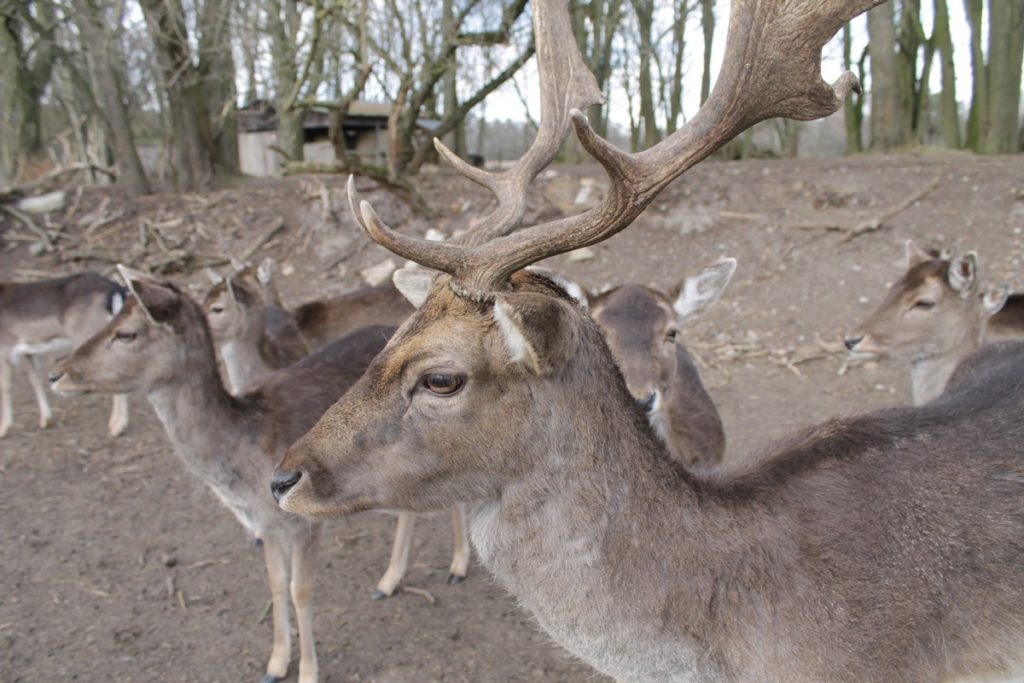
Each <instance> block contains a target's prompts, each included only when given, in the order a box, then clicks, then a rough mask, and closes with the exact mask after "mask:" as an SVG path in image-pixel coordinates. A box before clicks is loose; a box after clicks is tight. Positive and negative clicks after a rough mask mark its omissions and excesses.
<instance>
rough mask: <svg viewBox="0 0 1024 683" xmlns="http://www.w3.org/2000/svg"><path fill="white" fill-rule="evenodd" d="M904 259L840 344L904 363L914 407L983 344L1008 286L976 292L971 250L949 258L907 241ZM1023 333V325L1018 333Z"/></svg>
mask: <svg viewBox="0 0 1024 683" xmlns="http://www.w3.org/2000/svg"><path fill="white" fill-rule="evenodd" d="M905 262H906V272H905V273H904V274H903V275H902V276H901V277H900V278H899V279H898V280H897V281H896V282H895V283H893V285H892V286H891V287H890V288H889V291H888V292H887V293H886V295H885V298H884V299H883V300H882V302H881V303H880V304H879V305H878V307H877V308H876V309H875V310H874V311H873V312H872V313H871V314H870V315H869V316H868V317H867V318H866V319H865V320H864V322H862V323H860V325H858V326H857V327H856V328H855V330H854V331H853V332H851V333H850V334H848V335H847V336H846V338H845V339H844V344H845V345H846V348H847V350H848V351H849V352H850V354H851V355H853V356H854V357H859V358H872V357H876V356H892V357H893V358H898V359H900V360H904V361H907V362H908V363H909V364H910V378H911V383H912V388H913V397H914V405H922V404H925V403H927V402H929V401H931V400H933V399H935V398H936V397H937V396H939V395H940V394H942V392H943V390H944V389H945V387H946V383H947V382H948V381H949V378H950V377H952V376H953V372H954V371H955V370H956V368H957V366H958V365H960V363H961V362H962V361H963V360H964V359H965V358H967V357H968V356H970V355H971V354H972V353H974V352H975V351H976V350H977V349H978V348H979V347H980V346H981V345H982V344H983V343H984V342H985V337H986V330H987V328H988V326H989V324H990V323H989V321H990V320H992V316H993V315H996V314H998V313H999V312H1000V310H1001V309H1002V308H1003V305H1004V304H1005V303H1006V300H1007V291H1008V290H1007V288H1006V287H1005V286H999V287H993V288H991V289H989V290H987V291H984V292H982V291H980V289H979V277H978V257H977V254H975V253H974V252H973V251H970V252H967V253H966V254H964V255H963V256H957V257H953V256H951V255H947V254H937V253H935V252H930V251H925V250H924V249H921V248H920V247H918V246H917V245H916V244H914V242H913V241H912V240H907V243H906V256H905ZM1004 327H1005V328H1007V329H1008V328H1009V326H1007V325H1004ZM1022 335H1024V328H1020V329H1018V332H1017V336H1022Z"/></svg>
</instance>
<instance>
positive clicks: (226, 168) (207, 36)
mask: <svg viewBox="0 0 1024 683" xmlns="http://www.w3.org/2000/svg"><path fill="white" fill-rule="evenodd" d="M232 4H233V3H232V2H231V0H206V1H205V2H204V3H203V8H202V11H201V13H200V16H199V26H198V32H199V77H200V79H201V81H202V85H203V87H204V89H205V92H206V97H205V99H206V102H207V106H208V109H209V116H210V128H211V132H212V134H213V148H212V157H213V162H214V165H215V166H216V167H217V168H218V169H219V170H220V171H222V172H223V173H229V174H237V173H238V171H239V169H238V123H237V117H236V115H235V110H236V105H237V99H238V93H237V92H236V91H235V59H234V56H233V55H232V53H231V7H232Z"/></svg>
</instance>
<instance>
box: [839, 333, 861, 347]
mask: <svg viewBox="0 0 1024 683" xmlns="http://www.w3.org/2000/svg"><path fill="white" fill-rule="evenodd" d="M863 340H864V335H861V336H859V337H847V338H846V339H844V340H843V345H844V346H846V350H847V351H853V350H854V349H855V348H857V344H860V343H861V342H862V341H863Z"/></svg>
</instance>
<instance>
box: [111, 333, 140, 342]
mask: <svg viewBox="0 0 1024 683" xmlns="http://www.w3.org/2000/svg"><path fill="white" fill-rule="evenodd" d="M138 336H139V335H138V333H137V332H126V331H124V330H118V331H117V332H115V333H114V340H115V341H121V342H130V341H133V340H134V339H135V338H136V337H138Z"/></svg>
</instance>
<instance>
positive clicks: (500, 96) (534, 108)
mask: <svg viewBox="0 0 1024 683" xmlns="http://www.w3.org/2000/svg"><path fill="white" fill-rule="evenodd" d="M922 4H923V7H922V8H921V21H922V24H923V25H924V30H925V32H926V34H929V35H930V34H931V30H932V3H928V2H926V3H922ZM949 11H950V33H951V34H952V38H953V54H954V60H955V63H956V76H957V82H956V90H957V99H958V100H959V101H960V102H963V103H966V102H967V101H968V100H969V99H970V96H971V56H970V27H969V26H968V24H967V19H966V17H965V16H964V8H963V4H962V3H960V2H950V3H949ZM715 15H716V26H715V29H716V30H715V39H714V43H713V45H712V75H714V74H716V73H717V72H718V67H719V65H720V64H721V61H722V53H723V51H724V49H725V34H726V27H727V25H728V17H729V0H719V2H718V3H716V12H715ZM699 16H700V14H699V12H694V13H693V14H692V15H691V17H690V21H689V22H688V26H687V37H686V54H685V62H684V64H685V68H686V75H685V78H684V81H683V113H684V116H685V117H686V118H689V117H691V116H693V114H694V113H695V112H696V111H697V109H698V107H699V106H700V79H701V66H702V65H701V60H702V59H703V51H704V47H703V45H704V39H703V36H702V34H701V29H700V20H699ZM852 26H853V37H854V46H853V55H854V59H855V60H856V59H857V57H858V56H859V55H860V53H861V50H863V48H864V45H865V44H866V43H867V18H866V16H864V15H861V16H859V17H857V18H856V19H854V20H853V24H852ZM985 40H987V37H986V38H985ZM842 65H843V45H842V34H841V33H840V34H838V35H837V36H836V37H835V38H834V39H833V40H832V42H830V43H829V44H828V45H826V46H825V49H824V50H823V51H822V68H821V73H822V77H823V78H824V79H825V80H826V81H828V82H832V81H834V80H835V79H836V78H838V77H839V74H841V73H842V71H843V66H842ZM517 78H518V80H519V83H520V86H521V88H520V89H521V90H522V91H523V92H526V93H528V94H529V103H530V112H531V114H532V115H533V117H534V118H535V119H536V117H537V116H539V114H540V99H539V96H538V95H539V93H538V92H537V89H536V83H537V76H536V63H535V62H534V61H533V60H531V61H530V63H529V64H528V65H527V67H526V68H525V69H524V70H523V72H522V73H521V75H519V76H517ZM614 85H615V86H616V89H615V90H613V92H612V94H611V97H610V106H611V117H612V121H614V122H615V123H617V124H619V125H620V126H623V127H628V125H629V115H628V113H627V107H626V104H625V92H624V91H623V90H622V89H621V84H618V83H616V84H614ZM940 85H941V79H940V69H939V64H938V61H937V60H936V61H934V62H933V64H932V71H931V91H932V92H938V91H939V89H940ZM634 106H635V107H636V106H638V105H636V104H635V105H634ZM522 111H523V106H522V104H521V103H520V100H519V98H518V96H517V95H516V94H515V90H514V89H513V88H512V87H511V86H510V85H506V86H504V87H503V88H501V89H500V90H498V91H496V92H495V93H493V94H492V95H491V97H490V98H488V102H487V115H488V118H493V117H495V116H499V117H501V118H504V116H503V115H502V114H504V113H505V112H508V113H509V115H508V117H509V118H515V119H521V118H523V114H522ZM498 112H501V114H499V113H498Z"/></svg>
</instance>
